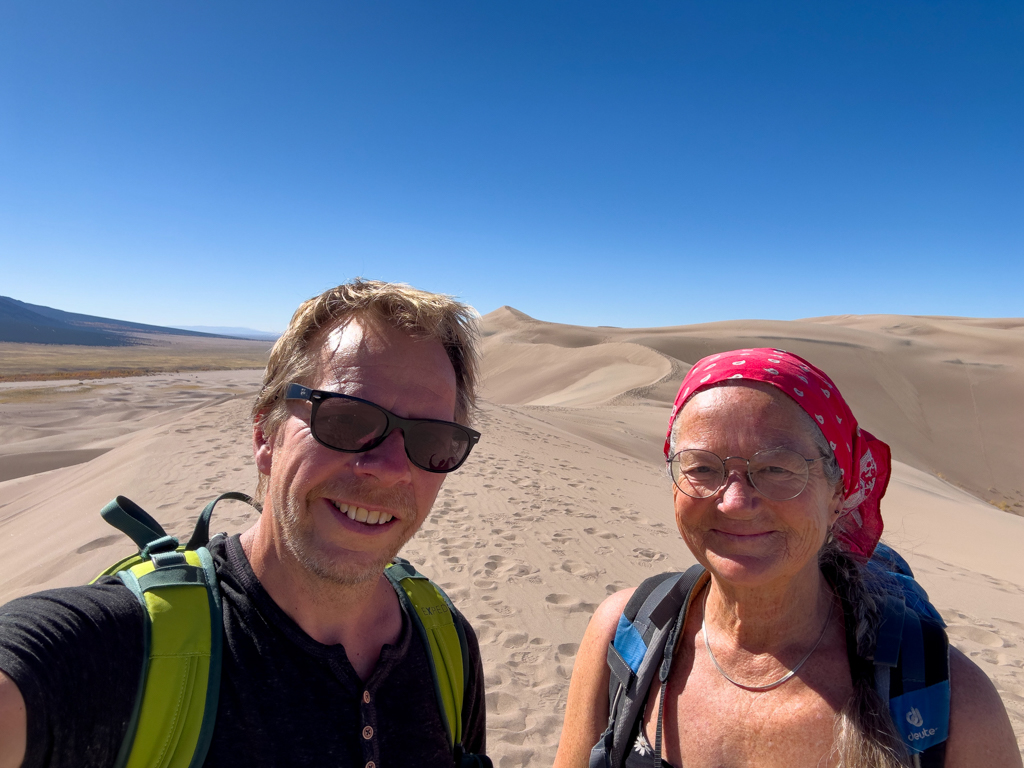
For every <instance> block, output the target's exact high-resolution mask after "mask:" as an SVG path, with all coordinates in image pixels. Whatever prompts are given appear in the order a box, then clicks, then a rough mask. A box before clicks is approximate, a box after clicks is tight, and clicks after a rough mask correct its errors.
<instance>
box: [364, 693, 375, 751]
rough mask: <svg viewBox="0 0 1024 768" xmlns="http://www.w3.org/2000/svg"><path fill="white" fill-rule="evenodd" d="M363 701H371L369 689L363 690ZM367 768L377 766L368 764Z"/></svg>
mask: <svg viewBox="0 0 1024 768" xmlns="http://www.w3.org/2000/svg"><path fill="white" fill-rule="evenodd" d="M363 702H364V703H366V704H369V703H370V692H369V691H363ZM366 768H375V766H372V765H368V766H366Z"/></svg>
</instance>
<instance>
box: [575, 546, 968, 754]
mask: <svg viewBox="0 0 1024 768" xmlns="http://www.w3.org/2000/svg"><path fill="white" fill-rule="evenodd" d="M867 568H868V569H869V570H870V571H871V572H872V575H874V576H876V577H877V578H879V579H882V580H884V581H885V582H887V584H888V586H889V590H888V591H887V593H886V596H885V599H884V604H883V606H882V610H881V614H882V619H881V623H880V625H879V629H878V636H877V640H876V644H875V648H874V652H873V654H872V656H871V657H870V659H869V660H870V662H871V664H872V665H873V667H874V676H875V690H876V691H877V692H878V694H879V696H881V698H882V700H883V701H888V702H889V713H890V715H891V716H892V719H893V722H894V723H895V724H896V728H897V730H898V731H899V733H900V735H901V736H902V738H903V743H904V744H905V745H906V747H907V751H908V752H909V753H910V755H911V757H912V759H913V761H914V765H915V766H918V768H940V767H941V766H942V765H943V763H944V761H945V755H946V738H947V737H948V736H949V641H948V639H947V638H946V633H945V630H944V627H945V626H946V625H945V623H944V622H943V621H942V617H941V616H939V613H938V611H936V610H935V608H934V607H933V606H932V604H931V603H930V602H929V601H928V595H927V593H926V592H925V591H924V589H922V588H921V585H920V584H918V583H917V582H916V581H914V576H913V572H912V571H911V570H910V566H909V565H907V562H906V561H905V560H904V559H903V558H902V557H900V555H899V554H897V553H896V552H895V551H894V550H892V549H891V548H889V547H887V546H885V545H884V544H879V545H878V547H877V548H876V550H875V553H874V554H873V555H872V558H871V560H870V561H869V562H868V565H867ZM704 573H705V571H704V568H703V567H702V566H700V565H695V566H693V567H692V568H690V569H689V570H687V571H686V572H684V573H662V574H659V575H658V576H653V577H651V578H649V579H647V580H645V581H644V582H643V583H642V584H641V585H640V586H639V587H637V589H636V591H635V592H634V593H633V596H632V597H631V598H630V599H629V602H628V603H627V604H626V607H625V609H624V610H623V612H622V615H621V616H620V617H619V623H618V626H617V627H616V630H615V639H614V640H613V641H612V642H611V643H610V644H609V646H608V667H609V668H610V670H611V678H610V680H609V683H608V711H609V718H608V727H607V728H606V729H605V731H604V733H602V734H601V737H600V738H599V739H598V742H597V744H596V745H595V746H594V748H593V749H592V750H591V753H590V768H621V767H622V766H623V765H624V764H625V759H626V754H627V753H628V751H629V748H630V744H629V743H628V742H629V737H630V735H631V734H632V733H633V730H634V728H635V726H636V723H637V720H638V719H639V718H640V716H641V715H642V714H643V711H644V707H645V705H646V702H647V694H648V691H649V690H650V687H651V684H652V683H653V682H654V676H655V673H657V675H658V679H659V682H660V683H661V684H664V683H665V681H667V680H668V676H669V672H670V670H671V668H672V655H673V653H674V651H675V646H676V640H678V638H679V633H680V632H681V631H682V628H683V623H684V620H685V618H686V613H687V610H688V609H689V606H690V599H691V598H692V597H693V593H694V588H695V587H696V586H697V584H698V582H699V581H700V579H701V577H702V576H703V575H704ZM660 721H661V719H660V717H659V725H658V734H657V738H656V744H655V745H654V751H655V754H656V755H660V754H661V724H660Z"/></svg>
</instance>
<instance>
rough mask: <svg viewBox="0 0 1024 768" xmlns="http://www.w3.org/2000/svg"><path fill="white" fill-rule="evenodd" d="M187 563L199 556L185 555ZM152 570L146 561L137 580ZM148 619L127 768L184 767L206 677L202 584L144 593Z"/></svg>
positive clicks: (207, 629)
mask: <svg viewBox="0 0 1024 768" xmlns="http://www.w3.org/2000/svg"><path fill="white" fill-rule="evenodd" d="M185 557H186V559H187V560H188V562H189V563H190V564H191V565H196V566H201V563H200V561H199V557H198V555H196V554H195V553H194V552H186V553H185ZM152 570H153V564H152V563H151V562H146V563H143V564H141V565H138V566H136V567H134V568H133V569H132V571H133V573H135V575H136V576H143V575H145V573H148V572H150V571H152ZM145 597H146V607H147V608H148V609H149V615H150V619H151V632H150V662H149V671H148V673H147V675H146V688H145V690H144V692H143V698H142V708H141V710H140V712H139V726H138V730H137V731H136V734H135V741H134V743H133V745H132V752H131V757H130V758H129V760H128V764H127V768H188V766H189V763H190V762H191V760H192V756H193V754H194V752H195V748H196V744H197V742H198V740H199V732H200V729H201V727H202V723H203V710H204V708H205V705H206V689H207V685H208V682H209V676H210V638H211V635H210V604H209V598H208V596H207V590H206V587H205V586H204V585H202V584H188V585H181V586H164V587H155V588H153V589H150V590H147V591H146V593H145Z"/></svg>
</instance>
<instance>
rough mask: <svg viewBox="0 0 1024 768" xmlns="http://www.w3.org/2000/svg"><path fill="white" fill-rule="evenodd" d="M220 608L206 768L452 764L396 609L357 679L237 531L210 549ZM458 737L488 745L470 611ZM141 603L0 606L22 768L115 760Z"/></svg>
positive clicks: (83, 595)
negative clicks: (20, 705)
mask: <svg viewBox="0 0 1024 768" xmlns="http://www.w3.org/2000/svg"><path fill="white" fill-rule="evenodd" d="M210 552H211V554H212V555H213V560H214V564H215V566H216V568H217V573H218V576H219V578H220V584H221V592H222V594H223V606H224V660H223V669H222V672H221V688H220V703H219V705H218V708H217V721H216V725H215V727H214V732H213V741H212V743H211V745H210V751H209V754H208V756H207V759H206V763H205V765H206V766H208V767H212V766H238V765H245V766H252V767H253V768H259V767H260V766H267V768H271V766H273V767H274V768H277V766H288V765H295V766H305V765H309V766H326V765H331V766H346V767H347V766H352V767H353V768H356V767H358V768H367V766H369V767H370V768H378V767H380V768H386V767H387V766H398V765H401V766H444V765H453V759H452V751H451V747H450V746H449V745H448V739H447V735H446V732H445V728H444V724H443V723H442V721H441V716H440V713H439V712H438V705H437V696H436V694H435V692H434V683H433V679H432V677H431V673H430V663H429V661H428V658H427V651H426V650H425V649H424V647H423V643H422V642H421V640H420V638H419V636H418V634H417V633H416V631H415V629H414V628H413V627H412V625H411V624H410V620H409V617H408V616H403V620H402V631H401V634H400V636H399V639H398V641H397V642H396V644H395V645H393V646H392V645H385V646H384V647H383V648H382V649H381V653H380V660H379V661H378V663H377V667H376V669H374V671H373V673H372V675H371V677H370V679H369V680H367V681H366V683H363V682H362V681H361V680H360V679H359V676H358V675H357V674H356V673H355V670H353V668H352V666H351V665H350V664H349V661H348V658H347V656H346V655H345V649H344V648H343V647H342V646H341V645H331V646H328V645H322V644H320V643H318V642H316V641H315V640H313V639H312V638H310V637H309V636H308V635H307V634H305V633H304V632H303V631H302V630H301V629H300V628H299V626H298V625H297V624H295V622H294V621H292V620H291V619H290V618H289V617H288V616H287V615H286V614H285V613H284V612H283V611H282V610H281V609H280V608H279V607H278V606H277V605H276V604H275V603H274V602H273V600H271V599H270V596H269V595H268V594H267V593H266V591H264V589H263V587H262V586H261V585H260V583H259V581H258V580H257V579H256V576H255V574H254V573H253V572H252V569H251V568H250V566H249V562H248V560H247V559H246V558H245V555H244V553H243V552H242V547H241V544H240V543H239V540H238V537H237V536H234V537H231V538H229V539H226V538H224V537H222V536H218V537H216V538H215V539H214V541H213V542H212V543H211V546H210ZM456 620H457V621H461V622H462V624H463V626H464V627H465V629H466V636H467V640H468V643H469V658H468V659H467V660H466V665H465V668H466V673H467V675H469V686H468V689H467V691H466V699H465V703H464V704H463V723H464V725H463V736H464V738H463V745H464V747H465V749H466V751H467V752H475V753H482V752H483V751H484V730H485V729H484V714H485V713H484V707H485V704H484V696H483V674H482V668H481V663H480V649H479V646H478V644H477V641H476V636H475V635H474V634H473V631H472V629H470V627H469V625H468V623H467V622H466V620H465V619H464V618H463V617H462V616H461V615H459V614H456ZM142 622H143V615H142V608H141V606H140V605H139V603H138V601H137V599H136V598H135V596H134V595H133V594H132V593H131V592H129V591H128V589H127V588H126V587H124V586H123V585H122V584H121V582H120V580H118V579H116V578H112V577H108V578H104V579H102V580H101V581H100V582H98V583H97V584H95V585H92V586H87V587H73V588H68V589H55V590H49V591H47V592H41V593H38V594H36V595H30V596H28V597H24V598H20V599H18V600H14V601H12V602H10V603H8V604H7V605H5V606H3V607H0V669H2V670H3V671H4V672H5V673H6V674H7V675H8V676H9V677H11V678H12V679H13V680H14V682H15V683H16V684H17V686H18V688H19V690H20V691H21V694H22V696H23V697H24V699H25V706H26V709H27V713H28V751H27V754H26V756H25V762H24V768H42V767H43V766H46V767H47V768H83V767H92V766H95V767H96V768H100V767H104V768H105V767H106V766H110V765H112V764H113V762H114V759H115V757H116V755H117V752H118V749H119V748H120V745H121V741H122V739H123V738H124V734H125V730H126V728H127V723H128V719H129V716H130V714H131V710H132V707H133V705H134V702H135V695H136V692H137V690H138V683H139V673H140V670H141V664H142V646H143V642H142V629H143V623H142Z"/></svg>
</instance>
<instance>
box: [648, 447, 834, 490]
mask: <svg viewBox="0 0 1024 768" xmlns="http://www.w3.org/2000/svg"><path fill="white" fill-rule="evenodd" d="M686 451H700V452H701V453H709V454H711V455H712V456H714V457H715V458H716V459H718V460H719V461H720V462H722V469H723V473H722V482H721V483H720V484H719V486H718V487H717V488H715V490H713V491H712V492H711V493H709V494H708V495H707V496H694V495H693V494H692V493H689V492H688V491H686V490H684V489H683V488H682V487H681V486H680V485H679V483H678V482H676V478H675V476H674V475H673V474H672V462H673V461H675V459H676V457H677V456H679V455H680V454H681V453H685V452H686ZM772 451H789V452H790V453H792V454H793V455H794V456H799V457H800V458H801V459H803V460H804V461H805V462H807V473H806V474H805V475H804V484H803V486H802V487H801V488H800V490H799V491H797V492H796V493H794V494H793V495H792V496H787V497H786V498H784V499H776V498H772V497H771V496H769V495H767V494H766V493H765V492H764V491H762V490H761V489H760V488H758V487H757V483H755V482H754V478H753V477H752V476H751V474H750V461H751V459H754V458H756V457H757V456H758V455H759V454H762V453H771V452H772ZM826 458H828V457H827V456H818V457H816V458H813V459H808V458H805V457H804V456H803V455H802V454H800V453H798V452H797V451H794V450H793V449H792V448H783V447H781V446H780V447H778V448H766V449H765V450H763V451H758V452H757V453H755V454H754V455H753V456H751V457H750V458H749V459H748V458H746V457H744V456H726V457H725V458H724V459H723V458H722V457H721V456H719V455H718V454H717V453H715V452H714V451H708V450H706V449H704V448H683V449H682V450H681V451H676V452H675V453H673V454H672V455H671V456H670V457H669V458H668V459H667V460H666V462H665V464H666V468H667V469H668V476H669V478H670V479H671V480H672V485H674V486H675V487H676V488H678V489H679V492H680V493H682V494H684V495H686V496H688V497H689V498H691V499H710V498H711V497H713V496H714V495H715V494H716V493H718V492H719V491H721V490H722V489H723V488H724V487H725V486H726V484H727V483H728V482H729V467H728V465H727V464H726V462H727V461H731V460H732V459H741V460H742V461H743V462H744V464H746V471H745V472H744V473H743V474H744V475H746V477H747V480H748V481H749V482H750V487H751V488H753V489H754V490H755V491H757V492H758V493H759V494H761V495H762V496H764V497H765V498H766V499H770V500H771V501H790V500H792V499H795V498H796V497H797V496H799V495H800V494H801V493H803V492H804V491H806V490H807V485H808V483H810V482H811V467H810V465H811V464H813V463H814V462H816V461H824V460H825V459H826Z"/></svg>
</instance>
